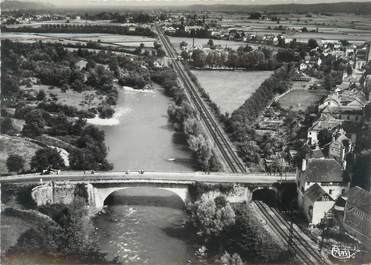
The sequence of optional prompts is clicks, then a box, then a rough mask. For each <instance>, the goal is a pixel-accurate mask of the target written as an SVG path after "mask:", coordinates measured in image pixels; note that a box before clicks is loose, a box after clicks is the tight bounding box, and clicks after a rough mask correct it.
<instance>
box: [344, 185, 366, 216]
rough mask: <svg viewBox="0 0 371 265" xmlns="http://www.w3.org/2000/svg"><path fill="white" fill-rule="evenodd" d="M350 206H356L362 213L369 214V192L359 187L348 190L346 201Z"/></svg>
mask: <svg viewBox="0 0 371 265" xmlns="http://www.w3.org/2000/svg"><path fill="white" fill-rule="evenodd" d="M347 203H349V204H350V205H351V206H353V207H357V208H358V209H360V210H362V211H363V212H364V213H366V214H368V215H371V193H370V192H368V191H366V190H364V189H362V188H360V187H353V188H351V189H350V190H349V193H348V201H347Z"/></svg>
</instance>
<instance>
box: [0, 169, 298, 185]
mask: <svg viewBox="0 0 371 265" xmlns="http://www.w3.org/2000/svg"><path fill="white" fill-rule="evenodd" d="M40 179H42V181H92V182H94V181H107V182H108V181H120V180H137V181H140V180H150V181H197V182H207V183H241V184H244V183H246V184H248V183H251V184H254V183H255V184H270V183H275V182H291V183H293V182H295V174H293V173H291V174H288V175H286V176H282V177H281V176H273V175H266V174H262V173H256V174H253V173H249V174H227V173H211V174H205V173H203V172H176V173H174V172H146V171H145V172H143V174H140V173H139V172H138V171H132V172H127V173H126V172H123V171H110V172H95V173H94V174H91V172H85V174H84V172H83V171H62V172H61V173H60V174H59V175H57V174H53V175H40V174H39V173H35V174H26V175H15V176H7V177H1V178H0V183H26V182H40Z"/></svg>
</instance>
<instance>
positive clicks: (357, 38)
mask: <svg viewBox="0 0 371 265" xmlns="http://www.w3.org/2000/svg"><path fill="white" fill-rule="evenodd" d="M277 15H278V16H279V17H280V18H281V20H280V23H279V25H277V23H276V22H275V21H266V20H250V19H247V17H248V16H240V15H231V16H230V17H229V18H228V19H224V20H223V21H222V22H221V25H222V27H223V28H230V27H233V28H237V29H241V30H245V31H248V32H255V33H257V34H258V35H263V34H271V33H273V34H279V33H281V34H282V35H283V36H284V37H285V38H288V39H291V38H296V39H297V40H298V41H303V42H305V41H307V40H308V39H310V38H315V39H318V40H325V39H330V40H342V39H347V40H349V41H351V42H352V41H353V42H361V41H371V26H370V25H371V16H366V15H357V16H355V15H353V14H331V15H320V14H310V15H308V16H307V14H277ZM278 26H281V27H284V28H285V27H287V28H289V29H290V32H286V30H285V29H284V30H274V28H275V27H278ZM303 27H306V28H307V29H308V31H312V30H314V31H317V30H318V32H300V31H301V29H302V28H303ZM292 29H295V30H296V31H299V32H294V31H292Z"/></svg>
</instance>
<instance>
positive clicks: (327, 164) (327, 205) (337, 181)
mask: <svg viewBox="0 0 371 265" xmlns="http://www.w3.org/2000/svg"><path fill="white" fill-rule="evenodd" d="M296 181H297V192H298V204H299V208H300V209H301V211H302V212H303V214H304V215H305V217H306V218H307V221H308V222H309V223H310V224H311V225H316V224H319V223H320V222H321V219H322V218H323V217H324V216H325V214H326V213H327V212H328V211H329V210H330V209H331V208H332V207H333V206H334V204H335V201H336V200H337V199H338V198H339V197H340V196H341V195H343V194H345V193H346V192H347V191H348V189H349V183H350V181H349V178H348V176H347V174H346V172H345V171H344V170H343V168H342V166H341V165H340V164H339V163H338V162H337V161H336V160H335V159H332V158H331V159H329V158H323V157H321V158H309V159H308V158H305V159H303V161H302V167H301V169H297V175H296Z"/></svg>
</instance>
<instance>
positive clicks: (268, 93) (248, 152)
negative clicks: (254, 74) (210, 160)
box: [224, 64, 294, 164]
mask: <svg viewBox="0 0 371 265" xmlns="http://www.w3.org/2000/svg"><path fill="white" fill-rule="evenodd" d="M293 69H294V68H293V66H292V65H291V64H284V65H282V66H281V67H280V68H278V69H277V70H276V71H275V72H274V73H273V74H272V76H271V77H269V78H268V79H267V80H265V81H264V82H263V83H262V84H261V85H260V87H259V88H258V89H257V90H256V91H255V92H254V93H253V94H252V95H251V96H250V97H249V98H248V99H247V100H246V101H245V102H244V103H243V104H242V105H241V106H240V107H239V108H238V109H237V110H235V111H234V112H233V113H232V114H231V116H230V117H225V118H224V120H225V122H224V126H225V129H226V131H227V133H228V134H229V135H230V137H231V139H232V140H233V141H234V142H235V143H236V145H237V147H238V152H239V155H240V157H241V158H242V159H243V160H244V161H245V162H246V163H248V164H249V163H257V162H258V161H259V154H258V152H259V150H260V148H259V147H258V146H257V145H256V143H257V142H256V141H257V140H258V137H257V135H256V132H255V129H254V128H253V124H254V123H255V120H256V118H257V117H258V116H259V115H260V113H261V112H262V111H263V110H264V109H265V108H266V107H267V105H268V104H269V103H270V102H271V101H272V99H273V98H274V96H275V95H279V94H282V93H284V92H285V91H287V90H288V88H289V86H290V77H291V75H292V71H293ZM264 137H265V138H264ZM264 137H263V138H262V139H260V140H259V142H258V143H259V144H260V145H261V147H264V146H266V144H267V142H268V141H271V142H272V144H273V143H274V142H275V141H274V139H272V138H271V137H269V136H268V135H266V136H264ZM263 149H264V148H263Z"/></svg>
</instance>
